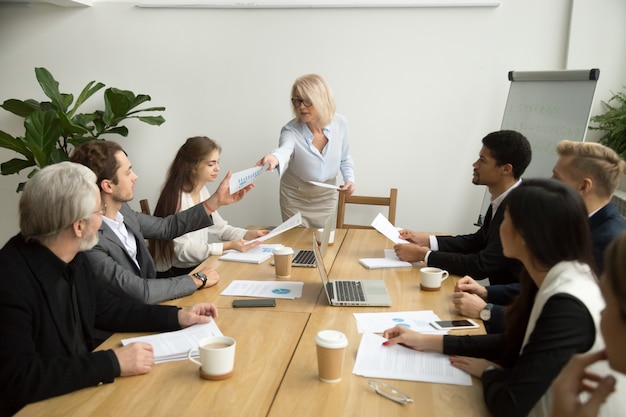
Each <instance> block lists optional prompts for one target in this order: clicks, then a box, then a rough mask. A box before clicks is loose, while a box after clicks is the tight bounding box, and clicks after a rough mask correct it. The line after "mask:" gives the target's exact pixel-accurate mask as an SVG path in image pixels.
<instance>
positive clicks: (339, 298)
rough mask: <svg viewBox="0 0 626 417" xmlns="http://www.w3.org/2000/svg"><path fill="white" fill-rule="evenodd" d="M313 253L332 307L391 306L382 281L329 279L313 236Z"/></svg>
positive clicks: (322, 257)
mask: <svg viewBox="0 0 626 417" xmlns="http://www.w3.org/2000/svg"><path fill="white" fill-rule="evenodd" d="M313 251H314V252H315V260H316V262H317V270H318V271H319V273H320V278H321V279H322V284H323V286H324V291H326V297H327V298H328V302H329V303H330V305H332V306H383V307H388V306H390V305H391V297H390V296H389V293H388V292H387V287H386V286H385V281H383V280H382V279H377V280H373V279H364V280H341V279H339V280H332V281H330V280H329V279H328V273H327V272H326V266H325V265H324V255H322V251H321V250H320V248H319V247H318V246H317V238H316V237H315V234H313Z"/></svg>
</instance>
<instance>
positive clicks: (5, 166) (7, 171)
mask: <svg viewBox="0 0 626 417" xmlns="http://www.w3.org/2000/svg"><path fill="white" fill-rule="evenodd" d="M33 165H35V161H27V160H24V159H18V158H13V159H11V160H9V161H6V162H3V163H2V164H0V169H1V170H2V175H11V174H17V173H18V172H20V171H21V170H23V169H24V168H28V167H32V166H33Z"/></svg>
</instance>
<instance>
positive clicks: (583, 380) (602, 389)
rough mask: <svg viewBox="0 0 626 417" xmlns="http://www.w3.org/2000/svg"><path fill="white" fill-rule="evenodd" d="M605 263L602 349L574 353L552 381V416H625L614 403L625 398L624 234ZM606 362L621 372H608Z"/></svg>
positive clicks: (613, 244)
mask: <svg viewBox="0 0 626 417" xmlns="http://www.w3.org/2000/svg"><path fill="white" fill-rule="evenodd" d="M604 265H605V270H604V275H603V276H602V278H601V279H600V288H601V289H602V295H603V296H604V299H605V301H606V307H605V309H604V311H603V312H602V322H601V326H600V327H601V330H602V336H603V337H604V343H605V345H606V346H605V348H604V351H599V352H595V353H589V354H584V355H576V356H575V357H574V358H572V360H571V361H570V363H569V364H568V365H567V366H566V367H565V369H563V371H562V372H561V374H560V375H559V377H558V378H557V379H556V380H555V381H554V383H553V384H552V394H553V399H554V404H553V407H552V416H553V417H560V416H567V417H592V416H603V417H604V416H608V415H616V416H617V415H621V416H623V415H626V405H624V404H623V402H622V404H617V401H618V400H620V399H626V398H624V397H626V396H625V395H624V391H625V390H626V378H625V377H624V374H626V355H624V346H626V233H622V234H621V235H620V236H618V237H617V238H615V240H613V242H611V244H610V245H609V246H608V247H607V249H606V251H605V256H604ZM607 362H608V365H610V367H611V368H612V369H614V370H615V371H618V372H620V373H621V375H615V374H611V373H610V372H608V371H607V369H606V367H607ZM601 366H604V369H602V368H600V367H601ZM616 391H618V392H616ZM582 395H584V396H585V397H586V398H581V396H582ZM609 396H610V397H609ZM607 397H609V398H608V400H607Z"/></svg>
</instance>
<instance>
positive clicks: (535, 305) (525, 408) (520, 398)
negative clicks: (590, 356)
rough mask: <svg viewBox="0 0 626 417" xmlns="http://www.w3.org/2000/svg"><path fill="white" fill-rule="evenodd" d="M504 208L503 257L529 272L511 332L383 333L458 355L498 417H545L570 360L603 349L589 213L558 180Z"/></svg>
mask: <svg viewBox="0 0 626 417" xmlns="http://www.w3.org/2000/svg"><path fill="white" fill-rule="evenodd" d="M502 204H503V205H504V209H505V211H504V220H503V222H502V225H501V226H500V238H501V240H502V247H503V252H504V255H505V256H507V257H510V258H515V259H518V260H519V261H520V262H521V263H522V265H523V267H524V268H523V270H522V273H521V276H520V284H521V290H520V294H519V296H518V297H517V298H516V300H515V301H514V302H513V304H511V306H509V307H508V308H507V310H506V312H505V318H504V319H505V326H504V328H505V333H503V334H497V333H495V334H487V335H478V336H451V335H445V336H443V335H427V334H420V333H416V332H414V331H411V330H408V329H406V328H404V327H394V328H392V329H388V330H386V331H385V332H384V337H385V338H387V339H388V341H387V342H385V344H386V345H395V344H398V343H401V344H403V345H405V346H407V347H410V348H412V349H416V350H427V351H436V352H442V353H444V354H448V355H452V356H451V357H450V362H451V364H452V365H453V366H455V367H457V368H459V369H462V370H464V371H466V372H468V373H470V374H471V375H473V376H476V377H480V378H481V379H482V383H483V390H484V399H485V403H486V405H487V408H488V409H489V411H490V412H491V414H492V415H493V416H494V417H499V416H503V417H504V416H506V417H510V416H527V415H530V416H541V417H545V416H548V415H549V414H550V393H549V388H550V383H551V382H552V380H553V379H554V378H555V377H556V376H557V375H558V374H559V372H560V371H561V369H562V368H563V366H564V365H565V364H566V363H567V361H568V360H569V359H570V357H571V356H572V355H574V354H575V353H582V352H588V351H598V350H601V349H603V348H604V344H603V341H602V338H601V337H600V335H599V333H598V332H597V330H596V329H598V328H599V323H600V311H601V310H602V308H603V307H604V301H603V300H602V295H601V293H600V288H599V286H598V283H597V280H596V277H595V275H594V273H593V272H592V270H591V268H590V266H589V265H592V262H593V256H592V252H591V239H590V232H589V222H588V221H587V212H586V210H585V205H584V203H583V201H582V199H581V197H580V195H578V194H577V193H576V192H575V191H574V190H573V189H572V188H571V187H568V186H567V185H564V184H562V183H559V182H558V181H555V180H551V179H534V180H533V179H531V180H525V181H524V182H522V184H521V185H520V186H519V187H517V188H516V189H514V190H513V191H511V193H510V194H509V195H508V196H507V198H506V199H505V200H504V202H503V203H502ZM461 355H463V356H461Z"/></svg>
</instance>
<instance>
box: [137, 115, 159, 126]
mask: <svg viewBox="0 0 626 417" xmlns="http://www.w3.org/2000/svg"><path fill="white" fill-rule="evenodd" d="M139 120H141V121H142V122H144V123H147V124H149V125H153V126H161V125H162V124H163V123H165V119H164V118H163V116H141V117H139Z"/></svg>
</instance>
